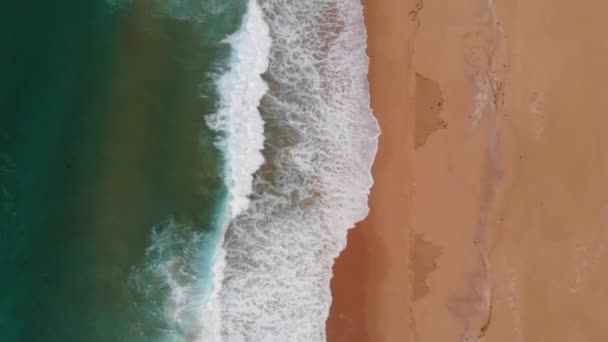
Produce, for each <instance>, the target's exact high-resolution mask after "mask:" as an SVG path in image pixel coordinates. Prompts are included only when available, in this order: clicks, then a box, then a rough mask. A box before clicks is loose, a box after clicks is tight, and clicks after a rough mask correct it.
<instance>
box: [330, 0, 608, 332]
mask: <svg viewBox="0 0 608 342" xmlns="http://www.w3.org/2000/svg"><path fill="white" fill-rule="evenodd" d="M364 6H365V16H366V25H367V28H368V35H369V40H368V54H369V55H370V58H371V60H370V71H369V80H370V85H371V96H372V107H373V109H374V113H375V115H376V116H377V117H378V120H379V122H380V126H381V128H382V135H381V138H380V145H379V151H378V155H377V159H376V162H375V164H374V167H373V174H374V179H375V184H374V187H373V188H372V192H371V197H370V207H371V212H370V215H369V216H368V217H367V219H366V220H365V221H364V222H362V223H360V224H358V226H357V228H356V229H353V230H351V231H350V233H349V242H348V247H347V248H346V249H345V250H344V251H343V253H342V255H341V256H340V257H339V258H338V259H337V261H336V265H335V268H334V270H335V276H334V279H333V281H332V291H333V296H334V302H333V305H332V309H331V313H330V318H329V320H328V331H327V332H328V339H329V341H330V342H341V341H349V342H358V341H371V342H392V341H401V342H403V341H405V342H435V341H437V342H449V341H455V342H461V341H485V342H503V341H504V342H526V341H552V342H561V341H564V342H570V341H589V342H595V341H597V342H600V341H608V326H607V325H606V324H604V322H603V321H604V317H605V312H604V310H605V307H607V306H608V295H607V292H606V289H608V275H606V273H605V272H603V270H604V269H605V268H606V265H608V255H607V253H606V246H605V243H606V241H607V238H608V236H607V235H608V181H607V180H606V175H608V156H607V154H608V152H606V148H605V145H606V139H607V138H605V137H606V136H607V135H606V132H608V116H606V115H605V111H606V109H605V108H606V101H608V96H606V92H607V91H608V69H607V68H606V67H605V65H604V64H605V61H606V60H608V40H606V38H605V32H606V31H607V29H608V24H606V23H605V20H604V18H603V17H604V16H605V13H608V3H606V2H603V1H599V0H591V1H586V2H585V3H584V4H583V3H580V4H578V3H576V4H575V3H573V2H571V1H566V0H552V1H549V0H526V1H523V0H509V1H507V0H462V1H458V2H445V1H439V0H419V1H416V0H368V1H364Z"/></svg>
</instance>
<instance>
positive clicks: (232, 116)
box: [194, 0, 271, 342]
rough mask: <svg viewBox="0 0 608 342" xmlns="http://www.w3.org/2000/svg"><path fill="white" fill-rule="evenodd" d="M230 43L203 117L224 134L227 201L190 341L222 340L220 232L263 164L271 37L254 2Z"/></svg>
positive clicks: (245, 200) (237, 209) (244, 205)
mask: <svg viewBox="0 0 608 342" xmlns="http://www.w3.org/2000/svg"><path fill="white" fill-rule="evenodd" d="M226 42H227V43H229V44H230V45H231V47H232V63H231V65H230V70H229V71H228V72H226V73H225V74H224V75H222V76H221V77H220V79H219V80H218V82H217V88H218V90H219V94H220V108H219V110H218V112H217V113H216V114H214V115H211V116H209V117H207V118H206V123H207V125H208V126H209V127H210V128H212V129H214V130H216V131H219V132H221V133H223V135H224V138H223V139H222V140H221V141H218V142H217V146H218V148H219V149H221V150H222V151H223V152H224V155H225V156H226V164H225V171H224V177H225V179H226V185H227V188H228V204H227V208H226V213H225V215H224V217H225V219H224V226H223V228H222V229H221V231H220V237H219V238H218V241H217V247H216V252H215V257H214V261H213V268H212V277H213V281H212V283H211V284H208V286H210V287H211V288H207V289H206V291H205V292H206V293H208V295H207V296H206V298H205V300H204V301H203V303H204V305H203V306H202V307H200V311H199V313H198V315H197V316H198V320H199V322H200V323H199V325H198V326H199V330H198V332H197V335H198V336H197V337H195V338H194V340H197V341H201V342H202V341H205V342H216V341H222V336H221V327H222V325H221V310H222V306H221V304H222V303H221V300H220V297H219V293H220V291H221V288H222V282H223V279H224V268H225V257H226V251H225V250H224V248H223V242H224V239H223V237H224V235H225V233H226V230H227V229H228V225H229V222H230V220H232V219H234V218H235V217H237V216H238V215H239V214H240V213H241V212H243V211H244V210H246V209H247V207H248V205H249V195H250V194H251V193H252V181H253V175H254V173H255V172H256V171H257V170H258V169H259V167H260V166H261V165H262V164H263V163H264V156H263V155H262V153H261V151H262V149H263V148H264V121H263V120H262V117H261V115H260V112H259V110H258V106H259V104H260V100H261V98H262V96H263V95H264V94H265V93H266V91H267V90H268V86H267V85H266V83H265V82H264V80H263V79H262V77H261V74H263V73H264V72H265V71H266V69H267V68H268V56H269V54H270V43H271V42H270V36H269V32H268V26H267V25H266V23H265V21H264V19H263V17H262V11H261V9H260V7H259V6H258V3H257V2H256V1H255V0H250V1H249V3H248V9H247V12H246V13H245V15H244V18H243V24H242V27H241V28H240V30H239V31H238V32H236V33H235V34H233V35H231V36H230V37H228V38H227V39H226Z"/></svg>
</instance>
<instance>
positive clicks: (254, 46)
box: [0, 0, 379, 342]
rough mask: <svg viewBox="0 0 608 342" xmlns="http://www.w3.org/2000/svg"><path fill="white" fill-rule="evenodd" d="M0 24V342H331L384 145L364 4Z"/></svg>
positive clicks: (230, 6) (219, 6) (80, 12)
mask: <svg viewBox="0 0 608 342" xmlns="http://www.w3.org/2000/svg"><path fill="white" fill-rule="evenodd" d="M0 16H1V17H2V20H0V36H1V38H2V41H3V42H4V46H3V47H2V49H1V50H0V70H1V73H0V75H2V76H3V77H2V80H1V81H0V277H1V278H0V340H2V341H7V342H12V341H26V342H35V341H45V342H54V341H58V342H59V341H61V342H63V341H79V342H80V341H91V342H94V341H136V342H137V341H152V342H154V341H159V342H165V341H167V342H181V341H205V342H219V341H226V342H231V341H256V342H257V341H260V342H262V341H263V342H271V341H281V342H284V341H306V342H313V341H324V340H325V319H326V317H327V314H328V311H329V305H330V304H331V293H330V291H329V280H330V279H331V267H332V265H333V260H334V258H335V257H336V256H337V255H338V253H339V252H340V251H341V250H342V249H343V248H344V246H345V244H346V232H347V230H348V229H349V228H350V227H352V226H353V225H354V223H355V222H356V221H358V220H361V219H362V218H364V217H365V216H366V215H367V211H368V208H367V195H368V192H369V188H370V187H371V184H372V178H371V174H370V167H371V163H372V161H373V158H374V155H375V152H376V147H377V139H378V134H379V129H378V125H377V123H376V121H375V118H374V117H373V115H372V112H371V110H370V107H369V90H368V83H367V79H366V76H367V65H368V60H367V56H366V54H365V47H366V45H365V27H364V25H363V18H362V7H361V4H360V3H359V0H311V1H287V0H259V1H256V0H57V1H53V2H49V1H33V2H27V3H26V2H13V3H10V4H2V5H0Z"/></svg>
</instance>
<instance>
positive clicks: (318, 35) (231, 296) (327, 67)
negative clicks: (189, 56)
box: [188, 0, 379, 342]
mask: <svg viewBox="0 0 608 342" xmlns="http://www.w3.org/2000/svg"><path fill="white" fill-rule="evenodd" d="M228 42H229V43H230V44H231V45H232V48H233V64H232V66H231V68H230V70H229V71H228V72H227V73H226V74H224V75H223V76H222V77H220V79H219V80H218V89H219V92H220V97H221V106H220V110H219V111H218V113H217V114H216V115H214V116H212V117H211V118H209V119H208V120H207V124H208V125H209V126H210V127H212V128H214V129H216V130H218V131H220V132H223V133H224V139H223V140H222V141H220V142H218V147H219V148H221V149H222V150H223V151H224V153H225V155H226V173H225V174H226V183H227V186H228V188H229V199H228V208H227V216H226V226H225V229H224V230H223V231H222V233H225V234H224V238H223V239H222V238H221V237H220V238H219V239H218V241H219V243H221V245H220V246H217V249H216V253H215V256H214V259H213V261H212V262H213V268H212V273H213V275H212V278H213V282H212V284H211V285H210V286H211V288H210V289H208V291H206V292H207V293H208V295H206V296H205V301H204V305H201V306H200V310H199V312H198V314H197V320H198V324H197V326H199V328H200V330H199V331H198V332H197V333H196V336H191V338H189V339H188V340H197V341H206V342H220V341H225V342H238V341H252V342H258V341H259V342H272V341H280V342H284V341H303V342H314V341H325V340H326V336H325V321H326V319H327V315H328V312H329V307H330V304H331V293H330V287H329V285H330V279H331V277H332V265H333V262H334V259H335V258H336V257H337V256H338V254H339V253H340V251H341V250H342V249H343V248H344V247H345V245H346V233H347V230H348V229H349V228H351V227H353V225H354V224H355V223H356V222H357V221H359V220H361V219H363V218H364V217H365V216H366V215H367V213H368V206H367V197H368V193H369V189H370V187H371V185H372V182H373V180H372V177H371V172H370V168H371V164H372V162H373V159H374V156H375V153H376V150H377V141H378V135H379V128H378V124H377V122H376V120H375V118H374V116H373V114H372V111H371V109H370V103H369V89H368V82H367V70H368V57H367V55H366V54H365V48H366V32H365V26H364V23H363V15H362V6H361V3H360V2H359V0H310V1H288V0H259V1H255V0H251V1H249V8H248V10H247V13H246V14H245V17H244V20H243V25H242V28H241V29H240V30H239V32H237V33H235V34H234V35H233V36H231V37H230V38H228ZM261 74H263V79H262V78H261V77H260V75H261ZM199 303H200V302H199Z"/></svg>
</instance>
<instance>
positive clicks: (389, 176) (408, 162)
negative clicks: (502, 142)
mask: <svg viewBox="0 0 608 342" xmlns="http://www.w3.org/2000/svg"><path fill="white" fill-rule="evenodd" d="M413 4H414V1H407V2H403V1H398V0H389V1H384V2H383V3H379V2H375V1H373V0H365V1H363V11H364V19H365V25H366V29H367V37H368V41H367V54H368V56H369V58H370V62H369V74H368V80H369V85H370V96H371V107H372V110H373V112H374V116H375V117H376V119H377V120H378V124H379V126H380V129H381V134H380V137H379V144H378V150H377V153H376V158H375V161H374V164H373V166H372V175H373V177H374V184H373V186H372V188H371V193H370V197H369V207H370V213H369V215H368V216H367V217H366V218H365V219H364V220H363V221H362V222H359V223H357V224H356V226H355V228H353V229H350V230H349V232H348V243H347V247H346V248H345V249H344V250H343V251H342V253H341V255H340V256H339V257H338V258H337V259H336V263H335V265H334V276H333V279H332V282H331V288H332V295H333V302H332V306H331V309H330V315H329V318H328V321H327V337H328V341H329V342H334V341H335V342H339V341H349V342H357V341H385V340H386V341H393V340H395V341H396V340H403V338H404V336H409V334H410V330H411V329H410V328H409V326H410V324H411V320H410V317H409V312H407V310H405V311H404V310H403V308H407V307H409V306H410V305H409V295H405V296H403V295H402V294H403V293H404V292H405V293H406V294H407V293H408V292H409V291H410V289H409V284H408V282H407V279H408V278H409V275H408V274H409V273H410V265H408V262H409V257H408V256H407V253H408V252H407V251H408V248H403V246H408V245H409V244H410V239H411V236H410V230H409V228H408V229H403V226H404V225H409V217H410V215H409V209H408V208H411V192H412V168H411V166H412V158H413V150H414V149H413V147H414V145H413V143H414V140H413V134H411V133H413V132H414V130H413V125H414V120H413V115H412V114H411V102H410V101H409V100H408V98H409V97H410V96H411V95H410V94H409V89H410V85H411V81H412V79H411V72H410V70H409V66H410V65H411V62H412V60H411V52H410V47H409V46H408V44H407V43H408V40H405V39H402V38H403V37H404V35H410V34H414V31H415V28H416V25H417V23H416V21H415V16H414V18H412V19H414V20H410V18H407V19H406V20H404V17H403V16H402V15H401V14H402V13H404V14H405V15H406V16H407V15H408V14H407V13H409V11H410V8H411V6H412V5H413ZM406 32H409V34H408V33H406ZM404 61H406V62H405V63H404ZM404 111H405V115H403V112H404ZM401 151H410V153H398V152H401ZM404 175H405V177H404Z"/></svg>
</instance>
